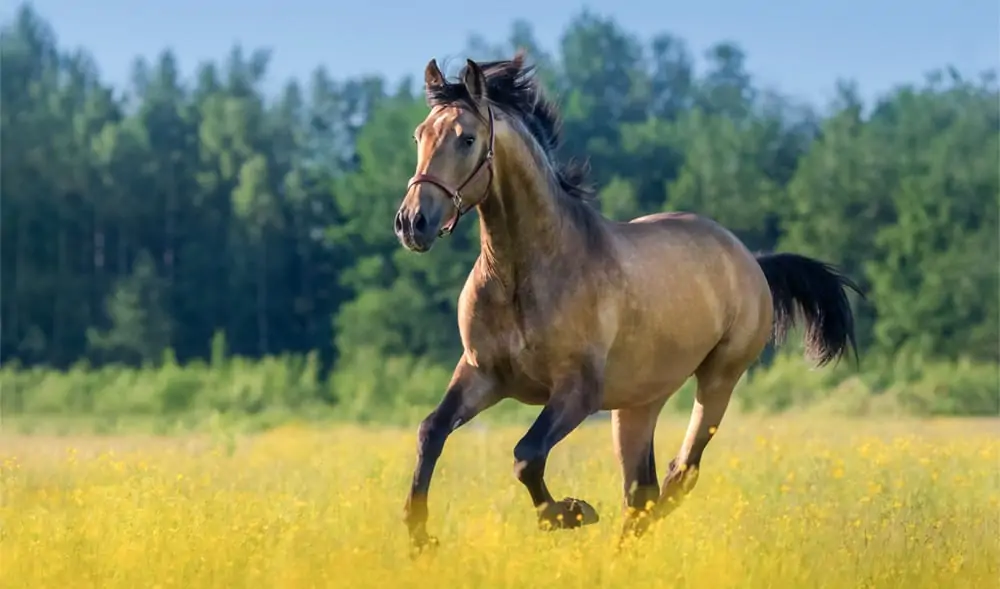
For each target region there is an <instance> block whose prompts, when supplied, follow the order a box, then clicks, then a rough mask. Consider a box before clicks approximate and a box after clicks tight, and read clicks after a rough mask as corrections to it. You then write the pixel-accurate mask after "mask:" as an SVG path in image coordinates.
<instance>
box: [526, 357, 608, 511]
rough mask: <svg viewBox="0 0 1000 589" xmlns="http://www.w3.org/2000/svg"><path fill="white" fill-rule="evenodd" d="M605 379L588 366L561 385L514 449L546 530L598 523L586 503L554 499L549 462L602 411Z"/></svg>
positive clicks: (584, 366)
mask: <svg viewBox="0 0 1000 589" xmlns="http://www.w3.org/2000/svg"><path fill="white" fill-rule="evenodd" d="M602 376H603V375H602V374H601V371H600V370H598V369H597V368H596V367H595V365H594V364H593V363H585V364H584V365H583V366H581V367H580V369H579V371H578V372H577V373H576V374H574V375H573V376H572V377H569V378H566V379H564V380H563V381H562V382H560V383H559V384H557V386H556V387H555V388H554V389H553V390H552V393H551V396H550V397H549V401H548V403H546V404H545V407H544V408H543V409H542V412H541V413H540V414H539V415H538V418H537V419H535V423H534V424H532V426H531V428H529V429H528V433H526V434H525V435H524V437H523V438H521V440H520V441H519V442H518V443H517V445H516V446H515V447H514V474H515V476H517V479H518V480H519V481H521V483H522V484H523V485H524V486H525V487H526V488H527V489H528V493H529V494H530V495H531V502H532V503H533V504H534V506H535V510H536V511H537V512H538V523H539V527H541V528H542V529H543V530H551V529H558V528H576V527H579V526H583V525H587V524H593V523H597V521H598V516H597V512H596V511H595V510H594V508H593V507H591V506H590V505H588V504H587V503H585V502H584V501H580V500H578V499H572V498H570V497H567V498H565V499H563V500H561V501H555V500H554V499H553V497H552V494H551V493H550V492H549V489H548V487H546V485H545V462H546V460H547V459H548V456H549V452H550V451H551V450H552V448H553V447H554V446H555V445H556V444H558V443H559V441H560V440H562V439H563V438H565V437H566V436H567V435H569V433H570V432H572V431H573V430H574V429H576V428H577V426H579V425H580V424H581V423H583V421H584V420H585V419H586V418H587V417H588V416H590V415H591V414H593V413H596V412H597V411H598V410H599V409H600V407H601V395H602V392H603V391H602V385H603V381H602Z"/></svg>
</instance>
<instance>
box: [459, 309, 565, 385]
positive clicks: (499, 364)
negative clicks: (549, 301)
mask: <svg viewBox="0 0 1000 589" xmlns="http://www.w3.org/2000/svg"><path fill="white" fill-rule="evenodd" d="M497 311H498V312H497V314H496V315H494V316H492V317H491V318H492V321H483V322H482V324H481V325H479V326H478V328H476V329H473V330H471V333H470V335H471V337H470V338H469V341H468V342H467V345H466V353H467V354H470V355H471V356H472V357H474V358H476V359H477V360H478V363H479V364H480V365H489V366H493V367H496V368H497V369H503V370H508V371H511V372H513V373H514V374H515V375H517V376H525V377H527V378H528V379H530V380H531V381H534V382H538V383H548V382H549V381H550V380H551V377H552V373H553V371H554V368H555V367H556V366H558V365H559V363H560V361H561V360H562V359H563V358H565V357H567V356H569V355H571V350H569V347H571V345H572V344H571V341H572V338H571V337H568V336H567V335H566V334H565V333H563V330H561V329H560V328H559V325H558V323H555V322H552V321H546V320H545V319H544V318H541V317H533V316H532V315H531V314H530V313H528V314H524V315H517V314H514V313H513V312H512V311H513V310H512V309H510V308H506V309H503V310H497ZM485 318H486V317H484V319H485Z"/></svg>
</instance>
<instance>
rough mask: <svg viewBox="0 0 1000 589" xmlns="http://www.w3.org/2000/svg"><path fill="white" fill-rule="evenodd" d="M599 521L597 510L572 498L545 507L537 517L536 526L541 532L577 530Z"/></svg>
mask: <svg viewBox="0 0 1000 589" xmlns="http://www.w3.org/2000/svg"><path fill="white" fill-rule="evenodd" d="M600 520H601V518H600V517H599V516H598V515H597V510H595V509H594V508H593V507H591V505H590V504H589V503H587V502H586V501H582V500H580V499H573V498H572V497H566V498H565V499H563V500H562V501H557V502H556V503H551V504H548V505H546V506H545V507H543V508H542V510H541V513H539V515H538V525H539V527H540V528H541V529H542V530H559V529H571V528H579V527H580V526H589V525H591V524H596V523H597V522H599V521H600Z"/></svg>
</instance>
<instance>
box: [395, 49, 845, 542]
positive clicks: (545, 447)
mask: <svg viewBox="0 0 1000 589" xmlns="http://www.w3.org/2000/svg"><path fill="white" fill-rule="evenodd" d="M424 75H425V93H426V97H427V102H428V105H429V106H430V112H429V114H428V115H427V117H426V118H425V119H424V121H423V122H422V123H420V125H418V126H417V127H416V130H415V133H414V136H413V139H414V141H415V142H416V146H417V166H416V174H415V175H414V176H413V177H412V178H411V179H410V180H409V183H408V186H407V191H406V194H405V196H404V198H403V201H402V204H401V205H400V208H399V211H398V212H397V214H396V216H395V219H394V229H395V233H396V236H397V237H398V239H399V241H400V242H401V243H402V245H403V246H404V247H406V248H407V249H409V250H411V251H413V252H427V251H429V250H430V249H431V246H432V245H433V243H434V242H435V240H436V239H437V238H439V237H443V236H445V235H447V234H449V233H451V232H452V231H453V230H454V228H455V226H456V224H457V223H458V222H459V220H460V219H461V218H462V217H463V216H464V215H466V214H467V213H468V212H470V211H471V210H472V209H473V208H475V209H478V214H479V234H480V246H481V251H480V254H479V257H478V259H477V260H476V262H475V265H474V267H473V268H472V271H471V272H470V274H469V276H468V279H467V280H466V282H465V286H464V288H463V289H462V292H461V295H460V297H459V301H458V327H459V332H460V335H461V341H462V346H463V352H462V355H461V357H460V358H459V360H458V364H457V366H456V367H455V371H454V373H453V376H452V378H451V381H450V383H449V384H448V386H447V389H446V391H445V393H444V396H443V398H442V400H441V401H440V403H439V404H438V406H437V408H436V409H434V411H433V412H431V413H430V414H429V415H428V416H427V417H426V418H425V419H424V420H423V421H422V422H421V424H420V428H419V431H418V442H417V460H416V466H415V469H414V473H413V480H412V484H411V486H410V490H409V496H408V497H407V500H406V506H405V509H404V520H405V522H406V524H407V527H408V529H409V536H410V541H411V543H412V548H413V549H414V551H415V552H417V553H419V552H420V550H421V549H423V548H425V547H427V546H429V545H436V544H437V539H436V538H434V537H433V536H431V535H429V534H428V532H427V528H426V523H427V517H428V510H427V494H428V489H429V487H430V483H431V477H432V475H433V472H434V465H435V463H436V462H437V460H438V458H439V456H440V455H441V452H442V449H443V447H444V445H445V440H446V439H447V438H448V436H449V435H450V434H451V433H452V432H454V431H455V430H456V429H458V428H459V427H460V426H462V425H463V424H466V423H468V422H469V421H470V420H471V419H473V418H474V417H475V416H476V415H477V414H479V413H480V412H482V411H484V410H486V409H488V408H489V407H491V406H492V405H494V404H495V403H497V402H498V401H500V400H501V399H505V398H513V399H515V400H517V401H520V402H522V403H526V404H529V405H538V406H541V407H542V409H541V412H540V413H539V414H538V417H537V419H536V420H535V422H534V423H533V424H532V425H531V427H530V428H529V429H528V431H527V433H526V434H525V435H524V437H523V438H521V440H520V441H519V442H518V443H517V444H516V445H515V447H514V473H515V475H516V477H517V479H518V480H519V481H520V482H521V483H522V484H523V485H524V487H525V488H526V489H527V491H528V494H529V495H530V496H531V502H532V504H533V505H534V507H535V509H536V512H537V516H538V520H539V525H540V527H541V528H543V529H558V528H575V527H578V526H582V525H587V524H591V523H595V522H597V521H598V516H597V513H596V512H595V510H594V509H593V507H591V506H590V505H589V504H587V503H586V502H584V501H582V500H578V499H572V498H565V499H562V500H560V501H557V500H555V499H554V498H553V495H552V493H551V492H550V491H549V488H548V486H547V485H546V482H545V479H544V475H545V463H546V459H547V457H548V455H549V452H550V451H551V450H552V448H553V447H554V446H555V445H556V444H558V443H559V441H560V440H562V439H563V438H564V437H565V436H567V435H568V434H569V433H570V432H572V431H573V430H574V429H575V428H576V427H578V426H579V425H580V424H581V423H582V422H583V421H584V420H585V419H586V418H587V417H588V416H589V415H591V414H593V413H595V412H597V411H599V410H610V411H611V412H612V428H613V438H614V447H615V452H616V455H617V458H618V461H619V462H620V465H621V473H622V483H623V491H624V500H623V503H624V505H623V511H624V524H623V527H622V535H621V538H625V537H634V536H638V535H640V534H641V533H642V532H644V531H645V530H646V529H647V528H648V526H649V525H650V523H651V522H653V521H656V520H658V519H660V518H662V517H664V516H665V515H667V514H668V513H669V512H671V511H672V510H673V509H674V508H676V507H677V506H678V505H679V504H680V502H681V500H682V499H683V498H684V496H685V495H687V494H688V493H689V492H690V491H691V490H692V488H693V487H694V485H695V483H696V481H697V479H698V472H699V466H700V463H701V460H702V455H703V453H704V451H705V447H706V446H707V445H708V443H709V442H710V441H711V439H712V437H713V435H715V433H716V431H717V428H718V427H719V425H720V422H721V421H722V417H723V415H724V414H725V412H726V407H727V406H728V404H729V400H730V396H731V395H732V392H733V388H734V386H735V385H736V384H737V381H738V380H739V379H740V376H741V375H742V374H743V373H744V371H746V370H747V369H748V368H749V366H750V365H751V363H753V362H754V361H755V360H756V359H757V357H758V355H759V354H760V353H761V352H762V351H763V349H764V347H765V346H766V344H767V343H768V341H769V340H771V338H772V337H773V338H774V341H775V343H780V341H782V340H783V338H784V336H785V334H786V333H787V331H788V330H789V329H790V328H792V327H793V326H794V325H795V323H796V320H797V317H796V311H798V312H799V313H800V314H801V317H802V318H803V319H804V322H805V349H806V353H807V355H808V356H809V357H810V358H812V359H814V360H816V363H817V365H820V366H822V365H824V364H826V363H828V362H830V361H831V360H834V359H838V358H840V357H841V356H843V355H844V353H845V352H846V351H847V349H848V347H851V348H854V350H855V355H856V354H857V348H856V345H855V341H854V318H853V315H852V311H851V306H850V303H849V301H848V298H847V290H846V289H847V288H850V289H851V290H854V291H855V292H858V293H859V294H861V293H860V290H859V289H858V287H857V286H856V285H855V284H854V283H853V282H851V281H850V280H849V279H848V278H845V277H844V276H842V275H841V274H839V273H838V271H837V270H835V269H834V268H833V267H832V266H830V265H828V264H825V263H823V262H821V261H818V260H814V259H812V258H808V257H804V256H800V255H796V254H789V253H777V254H765V255H754V254H752V253H751V252H750V251H748V249H747V248H746V247H745V246H744V245H743V243H742V242H740V240H739V239H738V238H737V237H736V236H735V235H733V234H732V233H731V232H730V231H729V230H727V229H725V228H724V227H722V226H720V225H719V224H717V223H715V222H713V221H711V220H709V219H706V218H703V217H699V216H696V215H693V214H686V213H658V214H653V215H647V216H644V217H640V218H637V219H633V220H632V221H629V222H614V221H612V220H610V219H607V218H605V217H604V216H602V215H601V214H600V212H599V211H598V210H597V209H596V208H594V207H592V206H590V205H589V203H588V202H587V199H588V197H589V196H590V195H591V190H590V189H589V188H588V187H587V186H586V185H585V181H586V172H587V170H586V168H585V166H580V165H577V164H574V163H572V162H563V161H560V160H559V158H558V157H557V156H556V153H555V152H556V148H557V145H558V139H559V115H558V111H557V108H556V106H555V104H554V103H553V102H551V101H550V100H549V99H547V97H546V96H545V95H544V94H543V92H542V90H541V88H540V87H539V85H538V82H537V80H536V79H535V77H534V76H533V67H532V66H529V65H526V64H525V62H524V54H523V52H518V54H517V55H515V57H514V58H513V59H510V60H503V61H494V62H488V63H482V64H479V63H476V62H474V61H472V60H468V61H467V63H466V64H465V66H464V68H463V69H462V71H461V73H460V74H459V78H458V80H456V81H449V80H447V79H446V78H445V76H444V75H443V74H442V72H441V70H440V68H439V67H438V65H437V63H436V61H435V60H433V59H432V60H431V61H430V62H429V63H428V64H427V67H426V70H425V73H424ZM690 376H694V377H695V378H696V380H697V392H696V395H695V396H696V398H695V402H694V408H693V410H692V412H691V420H690V423H689V425H688V429H687V433H686V435H685V437H684V441H683V443H682V444H681V447H680V450H678V452H677V454H676V456H675V457H674V459H673V460H672V461H671V462H670V465H669V467H668V468H667V473H666V476H665V478H664V480H663V484H662V486H660V485H659V484H658V481H657V474H656V466H655V459H654V455H653V454H654V453H653V433H654V429H655V427H656V421H657V417H658V415H659V413H660V410H661V409H662V408H663V406H664V404H665V403H666V401H667V399H669V398H670V396H671V395H672V394H673V393H674V392H675V391H676V390H677V389H678V388H680V386H681V385H682V384H683V383H684V382H685V381H686V380H687V379H688V378H689V377H690Z"/></svg>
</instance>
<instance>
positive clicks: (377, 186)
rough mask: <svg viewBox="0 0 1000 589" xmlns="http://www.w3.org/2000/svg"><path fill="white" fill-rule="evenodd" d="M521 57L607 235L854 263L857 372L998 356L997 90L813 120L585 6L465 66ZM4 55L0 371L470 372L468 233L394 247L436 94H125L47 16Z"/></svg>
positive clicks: (489, 48) (323, 80)
mask: <svg viewBox="0 0 1000 589" xmlns="http://www.w3.org/2000/svg"><path fill="white" fill-rule="evenodd" d="M521 47H523V48H525V49H526V50H527V55H528V57H529V60H531V61H533V62H534V63H536V64H537V65H538V67H539V69H540V72H541V76H542V77H543V79H544V81H545V85H546V87H547V88H548V89H549V90H550V91H551V92H553V93H555V95H556V96H558V97H559V101H560V103H561V105H562V109H563V119H564V121H563V125H564V137H565V141H564V145H563V146H562V148H561V149H562V150H563V151H564V153H565V154H566V155H571V156H575V157H582V158H586V159H588V160H589V162H590V164H591V168H592V170H593V180H594V182H595V184H596V185H597V187H598V188H599V197H598V200H597V204H595V206H599V207H600V208H601V210H602V211H603V212H604V213H605V214H606V215H607V216H609V217H611V218H615V219H628V218H631V217H635V216H639V215H642V214H647V213H651V212H656V211H663V210H686V211H692V212H696V213H699V214H703V215H707V216H709V217H712V218H714V219H716V220H717V221H719V222H720V223H722V224H724V225H725V226H727V227H729V228H730V229H732V230H733V231H734V232H736V233H737V234H738V235H739V236H740V237H741V238H742V239H743V240H744V241H745V243H746V244H747V245H748V246H749V247H750V248H752V249H754V250H759V251H771V250H785V251H794V252H799V253H803V254H806V255H811V256H816V257H819V258H822V259H824V260H827V261H830V262H832V263H835V264H837V265H838V266H840V267H841V268H842V269H843V270H844V271H846V272H847V273H848V274H849V275H850V276H851V277H852V278H854V279H855V280H856V281H857V282H858V283H859V284H860V285H861V286H862V287H863V288H864V290H865V291H866V293H867V300H863V301H862V300H858V301H855V302H856V312H857V314H858V317H859V344H860V346H861V350H862V355H863V356H875V357H883V358H892V357H893V356H894V355H896V354H899V353H902V352H907V353H915V354H919V355H921V356H923V357H927V358H932V359H935V360H942V361H951V360H956V359H958V358H970V359H972V360H976V361H987V362H994V363H995V362H997V361H998V359H1000V330H998V327H1000V312H998V294H997V293H998V260H1000V244H998V232H1000V225H998V194H1000V179H998V177H1000V171H998V165H997V162H998V161H1000V115H998V109H997V104H998V100H1000V91H998V86H997V78H996V72H995V71H993V72H985V73H983V74H982V75H980V76H979V77H976V78H974V79H973V78H967V77H963V76H961V75H960V74H959V73H958V72H956V71H955V70H954V69H952V68H950V67H948V66H947V64H942V69H940V70H936V71H933V72H930V73H928V75H927V76H926V78H925V79H924V80H920V81H914V83H913V84H910V85H906V86H901V87H897V88H895V89H893V90H891V91H889V92H887V93H886V94H884V95H883V96H881V97H880V98H878V99H877V100H876V101H874V102H872V103H868V104H866V103H865V102H864V101H863V100H862V99H861V98H860V96H859V92H858V90H857V87H856V86H855V85H853V84H852V83H850V82H848V81H837V80H831V87H834V88H836V96H837V97H836V100H834V101H833V102H832V103H831V104H828V105H822V106H817V105H811V104H807V103H804V102H802V101H798V100H795V99H794V98H792V97H789V96H786V95H784V94H782V93H781V92H779V91H778V90H775V89H772V88H766V87H763V86H761V85H759V84H758V83H757V82H756V81H755V80H754V77H753V75H752V74H751V73H750V71H749V70H748V67H747V56H746V55H745V54H744V53H743V51H742V50H741V49H740V48H739V46H738V45H736V44H733V43H728V42H721V43H719V44H717V45H715V46H714V47H712V48H711V49H710V50H709V51H708V54H707V57H708V66H707V68H706V69H705V71H697V70H696V68H695V67H694V65H693V56H692V53H691V51H690V50H689V49H688V47H687V46H686V44H685V42H684V41H683V39H681V38H680V37H678V36H676V35H674V34H670V33H663V34H660V35H657V36H655V37H653V38H651V39H641V38H639V37H637V36H636V35H634V34H631V33H630V32H628V31H626V30H624V29H622V28H621V27H620V26H619V25H618V24H617V23H616V22H615V21H614V20H613V19H611V18H606V17H603V16H600V15H597V14H594V13H592V12H589V11H583V12H580V13H579V14H577V15H576V16H574V17H573V18H572V19H570V20H569V22H568V23H567V26H566V28H565V30H564V32H563V34H562V36H561V38H560V41H559V44H558V48H557V51H556V52H555V53H548V52H546V51H544V50H542V49H541V48H540V47H539V45H538V43H537V42H536V40H535V37H534V35H533V32H532V29H531V27H530V25H529V24H527V23H526V22H523V21H516V22H514V23H513V25H512V27H511V30H510V34H509V38H508V39H507V40H506V41H504V42H502V43H498V44H493V43H490V42H487V41H484V40H483V39H481V38H472V39H470V42H469V46H468V47H467V48H466V50H465V53H464V55H468V56H469V57H472V58H474V59H496V58H502V57H509V56H510V55H512V54H513V52H514V51H515V49H517V48H521ZM0 52H2V56H3V63H2V66H3V67H2V68H0V98H2V103H3V108H2V110H0V124H2V145H0V166H2V168H0V169H2V174H0V194H2V212H3V214H2V228H0V230H2V244H0V245H2V248H0V262H2V264H0V272H2V293H0V320H2V327H0V329H2V331H0V341H2V346H0V361H2V362H4V363H6V364H10V363H12V362H14V363H16V364H19V365H22V366H50V367H56V368H66V367H69V366H72V365H74V364H79V363H81V362H85V363H86V364H87V365H89V366H99V365H106V364H108V363H124V364H130V365H140V364H147V365H149V364H153V365H155V364H157V363H159V362H161V361H162V359H163V358H164V355H165V354H169V355H171V356H172V357H173V358H176V360H177V361H178V362H180V363H182V364H183V363H185V362H189V361H192V360H197V359H201V360H207V359H209V358H210V357H212V355H213V340H214V341H215V342H216V346H218V345H219V342H220V341H224V349H225V353H226V354H227V355H238V356H242V357H249V358H261V357H265V356H274V355H281V354H306V353H309V352H312V353H314V354H315V355H317V356H318V357H319V358H320V362H321V364H322V365H323V366H324V367H326V368H329V367H331V366H335V365H336V364H337V362H343V361H351V359H352V358H355V357H359V356H361V355H367V356H366V357H370V356H372V355H374V356H375V357H390V356H391V357H408V358H412V359H415V360H418V361H420V362H425V363H429V364H430V365H435V366H436V365H440V366H449V365H450V364H451V363H453V362H454V361H455V359H456V357H457V354H458V353H459V349H460V348H459V343H458V335H457V328H456V320H455V305H456V299H457V295H458V291H459V289H460V288H461V285H462V283H463V281H464V277H465V276H466V274H467V273H468V271H469V269H470V267H471V264H472V261H473V260H474V259H475V256H476V255H477V252H478V245H477V243H476V242H477V239H478V232H477V229H476V228H475V223H465V224H463V225H461V226H460V227H459V230H458V231H457V232H456V234H455V235H454V236H453V237H452V239H449V240H447V241H445V242H444V243H441V244H439V246H438V247H436V248H435V251H434V253H433V255H430V256H417V255H412V254H408V253H406V252H404V251H403V250H402V248H401V247H400V246H399V245H398V243H397V242H396V238H395V236H394V235H393V232H392V216H393V213H394V211H395V208H396V207H397V206H398V203H399V201H400V199H401V197H402V195H403V191H404V188H405V182H406V179H407V178H408V177H409V176H410V175H411V174H412V172H413V168H414V164H415V153H414V150H413V146H412V143H411V142H410V141H409V134H410V132H411V131H412V129H413V127H414V126H415V125H416V124H417V123H419V121H420V120H422V119H423V117H424V116H425V114H426V112H427V107H426V104H425V102H424V97H423V94H422V88H421V87H420V85H419V84H417V83H414V81H413V80H409V79H406V80H403V81H401V82H399V83H394V82H393V81H390V80H386V79H383V78H380V77H377V76H373V77H364V78H358V79H345V80H339V79H335V78H333V77H332V76H331V75H330V74H329V73H328V72H327V71H326V70H325V69H324V68H323V67H318V68H316V69H315V70H314V72H313V73H312V75H311V77H310V78H309V79H308V80H290V81H288V83H287V84H286V85H285V86H284V88H283V90H282V91H281V92H280V93H278V95H276V96H271V95H268V93H267V92H265V90H264V89H263V80H264V78H265V75H266V74H267V70H268V63H269V55H270V54H269V52H268V51H265V50H253V51H249V50H245V49H244V48H242V47H240V46H236V47H234V48H233V49H232V51H231V52H230V54H229V56H228V58H227V59H225V60H224V61H223V62H221V63H216V62H205V63H202V64H199V65H198V67H197V69H196V71H195V73H194V75H193V77H186V76H184V75H183V74H182V72H181V68H180V65H179V64H178V63H177V60H176V58H175V56H174V55H173V53H172V52H171V51H170V50H164V51H163V52H162V53H161V54H160V55H159V56H158V58H157V59H155V60H154V61H153V62H147V61H145V60H142V59H137V60H136V61H135V64H134V68H133V71H132V76H131V83H130V84H129V85H128V87H127V88H116V87H113V86H112V85H110V84H108V83H106V82H104V81H102V79H101V76H100V73H99V69H98V64H96V63H95V62H94V60H93V59H92V58H91V57H90V56H89V55H88V54H87V52H86V51H84V50H67V49H65V48H63V47H60V45H59V44H58V42H57V38H56V35H55V33H54V31H53V30H52V28H51V27H50V26H49V25H48V24H47V23H46V21H45V20H44V19H43V18H42V17H41V16H40V15H39V14H38V13H37V12H36V11H35V10H34V9H33V8H32V7H31V6H30V5H23V6H22V7H21V8H20V9H19V11H18V12H17V13H16V15H15V16H14V17H13V18H12V19H11V20H10V21H9V22H7V23H4V24H3V26H2V31H0ZM426 57H427V58H428V59H429V58H430V57H432V56H426ZM873 58H874V56H873ZM460 61H461V60H460ZM423 63H424V62H423V61H421V62H420V63H414V69H419V68H420V67H421V66H422V64H423ZM452 65H455V66H458V65H460V63H455V64H452ZM806 67H807V66H806ZM216 352H218V350H216Z"/></svg>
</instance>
